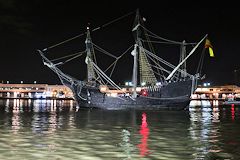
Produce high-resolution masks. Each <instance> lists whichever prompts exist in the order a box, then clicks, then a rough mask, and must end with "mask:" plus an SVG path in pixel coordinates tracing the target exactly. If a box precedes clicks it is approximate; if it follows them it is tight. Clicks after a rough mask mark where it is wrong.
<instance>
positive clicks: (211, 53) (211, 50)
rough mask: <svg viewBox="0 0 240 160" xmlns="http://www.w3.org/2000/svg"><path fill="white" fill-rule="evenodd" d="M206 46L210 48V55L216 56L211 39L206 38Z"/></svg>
mask: <svg viewBox="0 0 240 160" xmlns="http://www.w3.org/2000/svg"><path fill="white" fill-rule="evenodd" d="M205 48H208V50H209V54H210V57H214V53H213V49H212V48H213V47H212V44H211V42H210V40H209V39H206V42H205Z"/></svg>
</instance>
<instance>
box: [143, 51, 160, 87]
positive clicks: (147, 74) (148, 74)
mask: <svg viewBox="0 0 240 160" xmlns="http://www.w3.org/2000/svg"><path fill="white" fill-rule="evenodd" d="M139 70H140V83H141V85H155V84H156V83H157V78H156V77H155V75H154V72H153V69H152V68H151V66H150V63H149V62H148V59H147V56H146V53H145V52H144V50H143V49H141V47H140V48H139Z"/></svg>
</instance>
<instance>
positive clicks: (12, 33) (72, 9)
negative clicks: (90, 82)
mask: <svg viewBox="0 0 240 160" xmlns="http://www.w3.org/2000/svg"><path fill="white" fill-rule="evenodd" d="M77 2H78V3H77ZM80 2H82V3H80ZM86 2H87V3H86ZM86 2H84V1H71V0H51V1H50V0H49V1H44V0H31V1H30V0H29V1H27V0H21V1H20V0H0V42H1V43H0V52H1V63H0V68H1V72H0V73H1V74H0V80H2V81H4V82H6V81H7V80H8V81H10V83H11V82H12V83H20V81H21V80H22V81H24V82H25V83H32V82H33V81H35V80H36V81H37V82H38V83H49V84H60V81H59V80H58V77H57V76H56V74H55V73H53V72H52V71H51V70H50V69H49V68H47V67H46V66H44V65H43V63H42V60H41V57H40V55H39V54H38V53H37V52H36V50H37V49H44V48H46V47H49V46H51V45H54V44H56V43H58V42H61V41H63V40H66V39H68V38H71V37H74V36H76V35H78V34H81V33H84V32H85V31H86V27H87V26H90V27H91V28H96V27H98V26H101V25H103V24H105V23H107V22H109V21H111V20H113V19H115V18H118V17H120V16H122V15H125V14H127V13H130V12H134V11H135V10H136V9H137V8H139V9H140V12H141V15H142V16H143V17H145V18H146V20H147V21H146V24H145V25H146V27H147V28H148V29H150V30H151V31H153V32H154V33H156V34H158V35H160V36H162V37H165V38H168V39H172V40H176V41H182V40H186V41H187V42H196V41H199V40H200V39H201V38H202V37H203V36H204V35H205V34H208V35H209V39H210V41H211V42H212V45H213V50H214V53H215V57H214V58H210V57H209V55H206V59H205V60H206V61H205V62H204V71H203V72H204V73H206V79H205V81H208V82H211V83H212V84H214V85H222V84H234V80H235V78H234V71H235V70H237V69H240V56H239V54H240V47H239V42H240V40H239V37H240V11H239V9H237V8H235V7H231V6H224V7H223V6H220V5H207V4H206V2H203V3H198V4H192V3H190V6H187V3H186V4H185V3H182V4H180V3H179V4H177V5H176V4H174V2H172V3H171V1H170V2H169V3H161V5H160V4H155V3H150V2H151V1H146V2H144V3H143V4H139V3H140V1H131V3H129V2H128V3H127V2H126V3H124V2H123V1H104V0H101V1H98V2H97V3H96V2H94V1H86ZM188 5H189V4H188ZM133 18H134V14H133V15H131V16H129V17H127V18H126V19H124V20H123V22H116V23H115V24H114V25H115V26H114V25H113V26H112V25H109V28H108V27H106V28H103V29H101V30H99V31H96V32H94V33H92V39H93V41H94V42H95V43H96V44H98V45H99V46H101V47H103V48H104V49H106V50H108V51H113V52H118V53H120V52H121V51H124V50H125V49H126V48H127V47H128V46H130V45H129V44H127V43H134V39H133V37H131V36H132V35H131V34H132V33H131V27H132V22H131V21H132V20H133ZM128 20H129V21H130V22H127V21H128ZM127 23H129V25H130V26H129V27H130V28H129V31H128V32H126V33H124V32H123V30H122V29H125V28H126V26H127ZM118 25H119V26H118ZM100 32H104V34H101V33H100ZM113 32H116V35H114V34H113ZM127 35H130V37H129V36H127ZM84 38H85V37H81V38H79V40H74V41H73V44H69V46H64V47H62V48H61V47H60V48H56V49H52V50H51V51H49V52H50V53H49V54H50V56H54V55H57V54H61V52H63V51H64V52H68V53H74V52H76V51H81V50H84ZM125 38H126V41H124V39H125ZM131 38H132V39H131ZM104 41H106V43H105V42H104ZM124 42H125V43H126V44H124ZM77 44H79V45H77ZM81 47H83V48H81ZM117 47H119V48H120V49H119V50H121V51H118V49H117ZM61 49H62V50H61ZM68 49H69V50H68ZM118 53H116V54H118ZM118 55H119V54H118ZM173 57H174V56H172V57H171V58H173ZM177 59H178V57H177ZM190 60H193V62H189V66H190V67H193V66H194V65H193V64H196V63H197V60H198V59H197V56H195V58H194V57H193V58H192V59H190ZM73 63H74V64H73V65H68V66H67V67H66V69H64V70H66V71H67V70H69V73H70V74H71V75H73V76H76V77H77V76H78V74H79V73H80V72H79V71H80V70H81V69H82V68H81V65H79V67H78V66H77V64H75V63H76V61H74V62H73ZM190 70H193V69H190ZM122 78H125V77H122ZM127 78H129V77H127Z"/></svg>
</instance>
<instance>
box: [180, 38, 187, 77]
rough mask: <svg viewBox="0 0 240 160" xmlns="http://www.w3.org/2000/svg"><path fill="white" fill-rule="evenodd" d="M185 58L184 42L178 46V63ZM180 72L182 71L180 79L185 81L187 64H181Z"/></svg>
mask: <svg viewBox="0 0 240 160" xmlns="http://www.w3.org/2000/svg"><path fill="white" fill-rule="evenodd" d="M185 58H186V41H185V40H184V41H183V42H182V44H181V46H180V59H179V63H181V62H182V61H183V60H184V59H185ZM180 69H181V70H183V71H184V72H181V75H180V77H181V78H183V79H185V78H186V76H187V74H186V72H187V64H186V61H185V62H184V63H183V64H182V66H181V67H180Z"/></svg>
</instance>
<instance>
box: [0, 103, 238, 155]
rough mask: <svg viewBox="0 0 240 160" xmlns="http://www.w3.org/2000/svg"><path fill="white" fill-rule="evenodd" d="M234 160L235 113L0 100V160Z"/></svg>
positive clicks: (223, 109) (235, 110)
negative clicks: (105, 108) (95, 107)
mask: <svg viewBox="0 0 240 160" xmlns="http://www.w3.org/2000/svg"><path fill="white" fill-rule="evenodd" d="M73 159H74V160H75V159H80V160H106V159H107V160H108V159H109V160H112V159H116V160H117V159H120V160H132V159H134V160H135V159H136V160H138V159H143V160H145V159H151V160H154V159H160V160H188V159H189V160H232V159H234V160H239V159H240V107H239V106H212V105H210V106H190V108H189V110H186V111H140V110H138V111H137V110H125V111H121V110H118V111H103V110H82V109H79V108H77V107H76V106H75V103H74V102H73V101H55V100H47V101H46V100H35V101H31V100H17V99H16V100H0V160H73Z"/></svg>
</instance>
